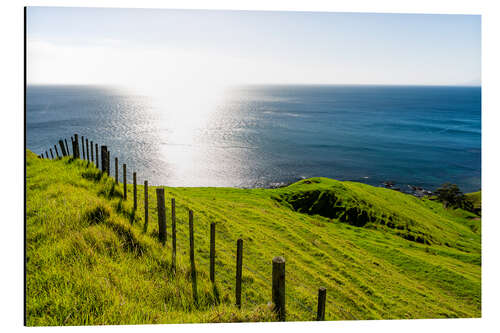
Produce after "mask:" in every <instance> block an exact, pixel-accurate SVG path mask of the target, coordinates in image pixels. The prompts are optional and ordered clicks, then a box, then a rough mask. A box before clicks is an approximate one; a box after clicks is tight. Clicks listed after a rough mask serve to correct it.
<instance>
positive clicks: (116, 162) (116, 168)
mask: <svg viewBox="0 0 500 333" xmlns="http://www.w3.org/2000/svg"><path fill="white" fill-rule="evenodd" d="M115 182H116V184H118V157H115Z"/></svg>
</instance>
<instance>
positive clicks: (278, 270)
mask: <svg viewBox="0 0 500 333" xmlns="http://www.w3.org/2000/svg"><path fill="white" fill-rule="evenodd" d="M272 298H273V303H274V311H275V312H276V313H277V315H278V319H279V321H285V317H286V316H285V313H286V312H285V258H283V257H274V258H273V292H272Z"/></svg>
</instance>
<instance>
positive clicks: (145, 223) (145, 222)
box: [144, 180, 149, 232]
mask: <svg viewBox="0 0 500 333" xmlns="http://www.w3.org/2000/svg"><path fill="white" fill-rule="evenodd" d="M148 219H149V212H148V181H147V180H145V181H144V232H147V231H148Z"/></svg>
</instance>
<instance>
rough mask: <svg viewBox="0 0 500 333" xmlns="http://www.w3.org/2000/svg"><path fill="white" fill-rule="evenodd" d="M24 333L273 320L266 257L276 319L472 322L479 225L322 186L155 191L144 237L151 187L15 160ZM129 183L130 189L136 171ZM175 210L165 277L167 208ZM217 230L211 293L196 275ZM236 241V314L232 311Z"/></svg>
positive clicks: (205, 264)
mask: <svg viewBox="0 0 500 333" xmlns="http://www.w3.org/2000/svg"><path fill="white" fill-rule="evenodd" d="M26 162H27V179H26V182H27V183H26V186H27V202H26V209H27V212H26V213H27V233H26V241H27V253H26V254H27V268H26V269H27V271H26V274H27V286H26V287H27V290H26V291H27V324H28V325H29V326H34V325H99V324H144V323H192V322H233V321H273V320H275V317H274V316H273V313H272V311H270V305H269V302H270V300H271V269H272V265H271V260H272V258H273V257H274V256H277V255H282V256H284V257H285V259H286V272H287V273H286V297H287V298H286V304H287V320H300V321H304V320H313V319H314V317H315V314H314V313H315V310H316V302H317V292H318V288H319V287H320V286H325V287H326V288H327V305H326V319H327V320H352V319H397V318H448V317H480V316H481V235H480V231H481V227H480V226H481V220H480V219H479V218H478V217H477V216H475V215H473V214H471V213H469V212H465V211H462V210H446V209H444V208H443V207H442V205H441V204H439V203H437V202H434V201H430V200H426V199H418V198H415V197H413V196H410V195H406V194H402V193H399V192H396V191H392V190H388V189H383V188H376V187H371V186H368V185H364V184H360V183H353V182H339V181H335V180H331V179H326V178H313V179H309V180H305V181H300V182H298V183H296V184H293V185H291V186H289V187H286V188H281V189H235V188H171V187H165V195H166V203H167V210H168V211H167V225H168V229H167V233H168V236H167V237H168V238H167V243H166V244H165V245H161V244H160V242H159V241H158V239H157V232H158V224H157V210H156V192H155V187H152V186H150V187H149V215H150V218H149V226H148V231H147V232H146V233H145V232H143V225H144V206H143V204H144V202H143V198H144V188H143V186H138V198H139V200H138V209H137V211H135V212H134V211H133V207H132V203H133V201H132V198H133V193H132V186H131V185H129V186H128V194H127V198H128V200H126V201H123V199H122V197H123V184H121V183H120V184H119V185H115V184H114V180H113V179H112V178H111V177H107V176H101V173H100V172H99V171H98V170H97V169H96V168H95V167H94V166H93V165H92V164H88V163H87V162H84V161H80V160H72V159H69V158H65V159H61V160H57V161H50V160H42V159H38V158H37V157H36V155H35V154H33V153H31V152H30V151H27V159H26ZM138 182H139V183H141V184H142V182H143V179H142V178H141V175H140V172H138ZM171 198H175V200H176V206H177V210H176V212H177V269H176V270H175V271H173V270H172V269H171V229H170V221H171V219H170V199H171ZM188 209H192V210H193V211H194V226H195V231H194V233H195V259H196V265H197V271H198V298H199V300H198V303H196V304H195V303H194V302H193V295H192V288H191V279H190V277H189V274H190V266H189V239H188V234H189V230H188ZM211 222H215V223H216V240H217V241H216V244H217V245H216V253H217V259H216V286H213V285H212V284H211V282H210V280H209V275H208V273H209V232H210V223H211ZM238 238H242V239H243V241H244V245H243V247H244V250H243V263H244V267H243V286H242V302H243V304H242V309H241V310H238V309H237V308H236V307H235V306H234V305H233V304H234V284H235V282H234V280H235V278H234V277H235V253H236V240H237V239H238Z"/></svg>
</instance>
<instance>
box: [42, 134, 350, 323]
mask: <svg viewBox="0 0 500 333" xmlns="http://www.w3.org/2000/svg"><path fill="white" fill-rule="evenodd" d="M58 143H59V147H60V150H61V154H62V156H59V152H58V150H57V145H54V149H55V152H56V156H55V157H54V154H53V152H52V148H49V152H50V156H51V158H50V159H60V158H63V157H67V156H70V157H72V158H73V159H80V158H81V159H83V160H86V161H87V162H88V163H94V161H95V163H94V164H95V166H96V168H97V169H99V153H98V152H99V149H98V148H99V146H98V144H97V143H94V141H90V151H89V140H88V138H85V140H84V137H83V136H81V145H82V146H81V154H80V146H79V140H78V134H74V136H73V137H71V143H72V148H73V150H72V156H71V155H70V151H69V149H68V143H67V141H66V139H64V142H63V140H62V139H60V140H59V141H58ZM94 145H95V150H94ZM94 153H95V159H94ZM38 157H39V158H41V159H44V158H47V159H49V155H48V152H47V151H45V157H44V153H43V152H42V153H41V154H40V155H38ZM109 164H110V150H108V147H107V146H106V145H101V164H100V166H101V167H100V171H101V173H103V174H106V175H108V176H110V175H111V173H110V165H109ZM122 175H123V200H127V165H126V164H125V163H123V165H122ZM114 176H115V182H116V184H118V157H115V175H114ZM156 198H157V200H156V201H157V202H156V204H157V212H158V214H157V216H158V240H159V241H160V242H161V243H162V244H164V245H165V244H166V241H167V221H166V220H167V219H166V205H165V191H164V189H163V188H161V187H160V188H157V189H156ZM133 203H134V205H133V209H134V211H136V210H137V174H136V172H133ZM148 205H149V193H148V181H147V180H144V225H143V230H144V232H147V229H148V223H149V212H148ZM171 208H172V210H171V214H172V215H171V222H172V224H171V227H172V230H171V233H172V235H171V238H172V270H173V271H175V269H176V256H177V229H176V211H175V210H176V208H175V198H171ZM194 246H195V245H194V213H193V211H192V210H189V257H190V269H191V271H190V278H191V284H192V293H193V301H194V302H195V303H197V302H198V292H197V272H196V265H195V252H194ZM217 250H218V251H221V252H222V253H225V254H226V255H228V256H229V257H232V258H233V260H235V264H236V276H235V305H236V306H237V307H238V308H241V304H242V298H241V292H242V275H243V269H246V270H248V271H250V272H252V273H253V274H255V275H256V276H258V277H259V278H260V279H261V280H262V281H261V282H263V283H266V281H268V282H270V286H271V295H272V297H271V301H272V304H273V311H274V312H275V313H276V316H277V318H278V320H279V321H285V320H286V314H287V311H286V299H287V296H288V298H289V299H290V300H291V301H293V302H294V303H295V304H297V305H298V306H299V307H300V308H302V309H303V310H305V311H307V312H309V313H310V314H311V316H314V318H315V320H318V321H322V320H325V308H326V304H327V303H329V304H332V305H333V306H334V307H336V308H337V309H338V310H339V311H340V312H342V313H344V314H347V315H348V316H349V317H350V318H351V319H354V320H356V319H358V318H356V317H355V316H353V315H352V314H351V313H349V312H347V311H345V310H344V309H343V308H341V307H340V306H338V305H336V304H335V303H334V302H328V299H327V290H326V288H325V287H323V286H320V287H319V288H318V297H317V302H316V304H317V309H316V311H315V310H314V309H312V308H311V307H310V306H308V305H305V304H304V303H303V302H301V301H300V300H299V299H297V298H295V297H293V296H292V295H291V293H288V294H287V292H286V290H287V289H286V285H288V286H290V283H288V284H287V283H286V277H287V275H286V270H285V265H286V260H285V258H284V257H282V256H276V257H274V258H272V260H271V261H270V263H271V265H272V274H271V277H269V276H265V275H264V274H262V273H260V272H258V271H256V270H254V269H251V268H250V267H248V266H247V265H245V264H244V263H243V259H244V258H243V239H241V238H240V239H238V240H237V241H236V256H235V255H234V253H231V251H230V250H228V249H227V248H225V247H224V246H222V245H219V248H218V249H217ZM215 259H216V223H213V222H212V223H211V224H210V260H209V271H210V281H211V282H212V284H213V285H214V286H215V282H216V279H215V276H216V267H215V266H216V261H215ZM288 277H289V281H292V282H293V285H299V284H300V282H298V281H297V280H295V279H294V278H293V276H290V275H289V276H288ZM293 285H292V288H293ZM249 301H250V302H251V303H253V304H254V305H257V304H256V303H255V302H253V301H251V300H249Z"/></svg>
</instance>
